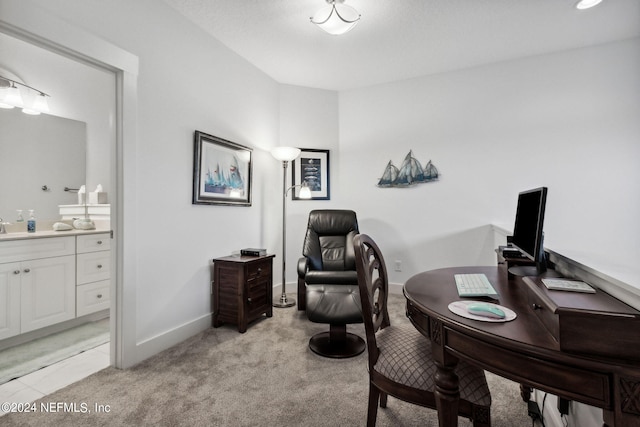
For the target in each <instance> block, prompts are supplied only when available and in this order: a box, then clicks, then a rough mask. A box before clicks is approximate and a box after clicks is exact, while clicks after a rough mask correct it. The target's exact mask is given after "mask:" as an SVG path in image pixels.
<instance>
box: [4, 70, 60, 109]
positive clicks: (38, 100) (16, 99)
mask: <svg viewBox="0 0 640 427" xmlns="http://www.w3.org/2000/svg"><path fill="white" fill-rule="evenodd" d="M16 85H20V86H23V87H25V88H27V89H29V90H31V91H33V92H35V94H34V100H33V103H32V104H31V108H28V107H25V104H24V101H23V99H22V95H21V94H20V89H19V88H18V86H16ZM47 96H51V95H48V94H46V93H44V92H43V91H41V90H39V89H36V88H33V87H31V86H28V85H26V84H24V83H21V82H19V81H17V80H13V79H10V78H8V77H4V76H0V108H7V109H9V108H14V107H18V108H22V112H23V113H26V114H31V115H38V114H40V113H48V112H49V104H48V103H47V98H46V97H47Z"/></svg>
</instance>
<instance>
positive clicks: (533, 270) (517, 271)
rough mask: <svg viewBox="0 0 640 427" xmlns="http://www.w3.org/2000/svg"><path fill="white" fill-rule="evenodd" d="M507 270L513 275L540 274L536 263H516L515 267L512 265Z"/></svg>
mask: <svg viewBox="0 0 640 427" xmlns="http://www.w3.org/2000/svg"><path fill="white" fill-rule="evenodd" d="M507 271H508V272H509V274H510V275H511V276H519V277H524V276H539V275H540V271H539V270H538V267H536V266H535V265H514V266H513V267H510V268H509V269H508V270H507Z"/></svg>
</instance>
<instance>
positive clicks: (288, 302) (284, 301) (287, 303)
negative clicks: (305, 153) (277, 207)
mask: <svg viewBox="0 0 640 427" xmlns="http://www.w3.org/2000/svg"><path fill="white" fill-rule="evenodd" d="M288 166H289V161H288V160H283V161H282V295H280V299H278V300H277V301H274V302H273V306H274V307H279V308H286V307H293V306H294V305H296V301H295V300H293V299H289V298H287V282H286V271H287V270H286V265H287V167H288Z"/></svg>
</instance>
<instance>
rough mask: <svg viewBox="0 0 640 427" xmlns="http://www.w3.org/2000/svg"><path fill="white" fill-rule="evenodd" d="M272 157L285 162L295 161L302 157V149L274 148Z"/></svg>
mask: <svg viewBox="0 0 640 427" xmlns="http://www.w3.org/2000/svg"><path fill="white" fill-rule="evenodd" d="M271 155H272V156H273V157H275V158H276V159H278V160H281V161H283V162H285V161H289V160H293V159H295V158H296V157H298V156H299V155H300V149H299V148H295V147H274V148H272V149H271Z"/></svg>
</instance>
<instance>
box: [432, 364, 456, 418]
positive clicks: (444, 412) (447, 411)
mask: <svg viewBox="0 0 640 427" xmlns="http://www.w3.org/2000/svg"><path fill="white" fill-rule="evenodd" d="M455 365H456V364H454V365H453V366H445V365H444V364H443V363H440V362H436V366H437V367H438V371H437V372H436V378H435V379H436V392H435V396H436V407H437V408H438V422H439V424H440V427H457V425H458V404H459V399H460V390H459V388H458V387H459V381H458V376H457V375H456V374H455V372H454V371H453V370H454V368H455Z"/></svg>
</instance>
